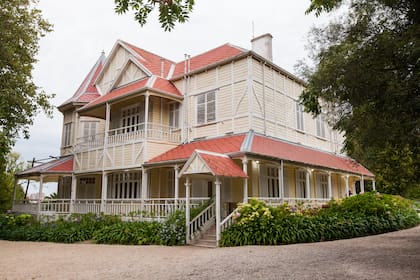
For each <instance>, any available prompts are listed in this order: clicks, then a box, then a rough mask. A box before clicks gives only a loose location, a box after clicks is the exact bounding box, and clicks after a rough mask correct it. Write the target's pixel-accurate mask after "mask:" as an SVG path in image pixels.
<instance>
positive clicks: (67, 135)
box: [63, 123, 71, 146]
mask: <svg viewBox="0 0 420 280" xmlns="http://www.w3.org/2000/svg"><path fill="white" fill-rule="evenodd" d="M63 144H64V146H70V144H71V123H66V124H64V143H63Z"/></svg>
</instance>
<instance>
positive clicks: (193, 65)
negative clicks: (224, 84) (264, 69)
mask: <svg viewBox="0 0 420 280" xmlns="http://www.w3.org/2000/svg"><path fill="white" fill-rule="evenodd" d="M246 52H248V51H247V50H245V49H242V48H240V47H237V46H234V45H231V44H224V45H222V46H220V47H217V48H215V49H212V50H209V51H207V52H205V53H202V54H199V55H197V56H193V57H191V59H190V60H189V64H190V69H189V72H192V71H195V70H198V69H200V68H204V67H207V66H209V65H212V64H215V63H218V62H221V61H223V60H226V59H229V58H232V57H234V56H237V55H239V54H242V53H246ZM184 64H185V60H183V61H181V62H178V63H177V64H176V66H175V71H174V73H173V78H177V77H181V76H183V75H184Z"/></svg>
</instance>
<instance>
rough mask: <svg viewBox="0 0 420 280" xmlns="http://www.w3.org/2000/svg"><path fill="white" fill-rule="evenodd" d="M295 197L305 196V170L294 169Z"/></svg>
mask: <svg viewBox="0 0 420 280" xmlns="http://www.w3.org/2000/svg"><path fill="white" fill-rule="evenodd" d="M296 197H298V198H305V197H306V170H301V169H299V170H297V171H296Z"/></svg>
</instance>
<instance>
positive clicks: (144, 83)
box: [80, 76, 182, 111]
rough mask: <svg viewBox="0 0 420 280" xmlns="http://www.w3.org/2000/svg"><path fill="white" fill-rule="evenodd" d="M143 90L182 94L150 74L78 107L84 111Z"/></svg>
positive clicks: (178, 96)
mask: <svg viewBox="0 0 420 280" xmlns="http://www.w3.org/2000/svg"><path fill="white" fill-rule="evenodd" d="M143 90H155V91H157V92H160V93H163V94H167V95H171V96H174V97H177V98H180V97H182V94H181V93H180V92H179V91H178V89H177V88H176V87H175V86H174V85H173V84H172V83H171V82H170V81H168V80H166V79H162V78H161V77H157V76H152V77H149V78H143V79H141V80H138V81H135V82H133V83H129V84H126V85H124V86H122V87H119V88H115V89H113V90H111V91H110V92H109V93H107V94H105V95H102V96H100V97H98V98H96V99H95V100H93V101H92V102H90V103H89V104H86V105H85V106H83V107H82V108H80V110H81V111H84V110H87V109H90V108H92V107H95V106H97V105H101V104H104V103H106V102H110V101H115V100H117V99H120V98H123V97H126V96H128V95H130V94H134V93H137V92H140V91H143Z"/></svg>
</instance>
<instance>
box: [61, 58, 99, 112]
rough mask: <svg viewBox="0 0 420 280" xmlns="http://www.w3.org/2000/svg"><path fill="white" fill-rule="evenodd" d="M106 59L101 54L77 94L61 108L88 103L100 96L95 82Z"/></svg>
mask: <svg viewBox="0 0 420 280" xmlns="http://www.w3.org/2000/svg"><path fill="white" fill-rule="evenodd" d="M105 59H106V58H105V54H104V53H101V55H100V57H99V58H98V60H97V61H96V63H95V65H93V67H92V68H91V69H90V71H89V73H88V74H87V76H86V77H85V79H84V80H83V82H82V83H81V84H80V86H79V87H78V89H77V90H76V92H75V93H74V94H73V96H72V97H71V98H69V99H67V100H66V101H65V102H64V103H63V104H61V105H60V106H59V107H63V106H65V105H67V104H70V103H87V102H90V101H91V100H93V99H95V98H97V97H99V96H100V94H99V92H98V90H97V88H96V85H95V80H96V78H97V77H98V75H99V74H100V72H101V71H102V68H103V66H104V63H105Z"/></svg>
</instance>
